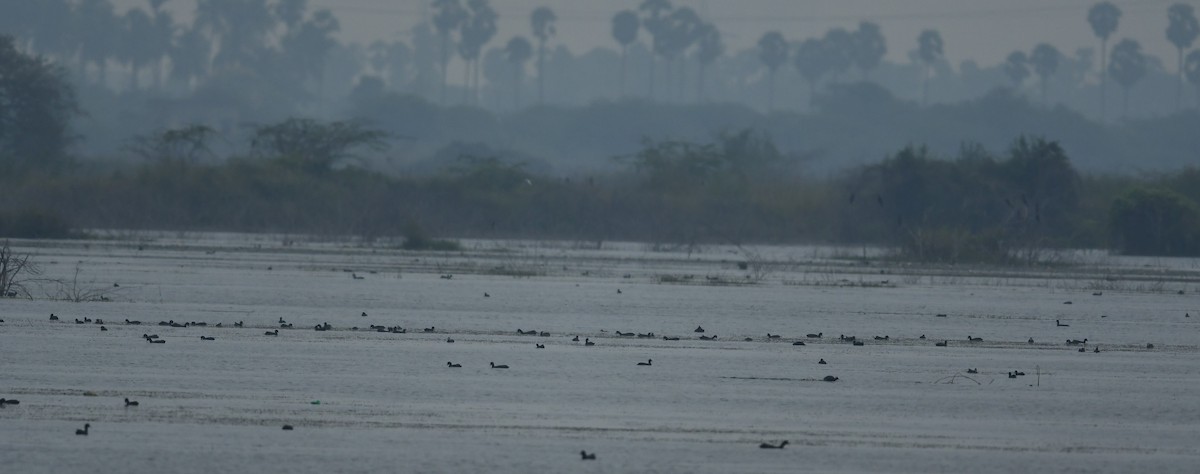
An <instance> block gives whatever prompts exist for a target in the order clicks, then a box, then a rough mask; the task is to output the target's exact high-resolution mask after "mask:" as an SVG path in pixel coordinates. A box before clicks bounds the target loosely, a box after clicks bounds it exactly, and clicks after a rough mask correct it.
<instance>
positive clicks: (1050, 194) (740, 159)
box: [0, 120, 1200, 264]
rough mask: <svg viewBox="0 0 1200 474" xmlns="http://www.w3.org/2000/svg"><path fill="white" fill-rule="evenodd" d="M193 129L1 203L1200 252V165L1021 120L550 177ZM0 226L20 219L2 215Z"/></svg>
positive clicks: (277, 135)
mask: <svg viewBox="0 0 1200 474" xmlns="http://www.w3.org/2000/svg"><path fill="white" fill-rule="evenodd" d="M191 132H192V133H191V135H189V134H187V133H175V134H173V135H170V136H167V135H166V134H163V135H158V136H155V137H146V139H145V140H144V141H143V142H142V145H143V147H142V148H140V150H142V151H144V152H153V153H161V155H159V156H158V158H157V159H155V160H152V161H148V162H146V163H144V164H141V165H137V166H132V167H129V168H124V169H120V170H117V171H107V172H97V173H85V172H77V173H73V174H66V175H30V176H28V177H27V178H26V179H23V180H20V181H18V182H9V183H7V185H6V190H5V191H4V193H5V198H6V199H5V200H4V201H3V204H0V206H3V207H2V208H0V212H7V213H9V214H0V215H12V213H20V212H22V210H23V209H24V208H37V209H39V211H38V212H40V213H44V214H47V215H51V216H55V219H61V220H63V221H66V222H70V223H71V224H72V225H73V226H74V227H75V228H119V229H158V230H190V231H198V230H228V231H248V232H286V233H312V234H324V235H339V236H345V235H352V236H357V237H360V238H362V239H364V240H367V241H371V240H374V239H377V238H382V237H406V238H408V239H410V240H412V239H427V236H428V235H436V236H443V237H455V238H466V237H475V238H548V239H570V240H578V241H583V242H589V243H595V244H599V243H602V242H604V241H608V240H637V241H646V242H654V243H660V244H665V245H681V246H682V245H695V244H704V243H724V244H749V243H833V244H848V245H859V244H872V245H886V246H890V247H892V248H895V249H897V250H899V251H900V254H901V255H904V256H907V257H910V258H915V259H921V260H926V261H943V262H992V263H1010V264H1011V263H1036V262H1039V261H1041V258H1042V256H1043V253H1042V252H1043V251H1044V250H1045V249H1048V248H1058V247H1088V248H1110V249H1113V250H1115V251H1118V252H1125V253H1137V254H1160V255H1200V240H1198V239H1197V236H1200V210H1198V207H1197V205H1196V202H1198V201H1200V170H1197V169H1195V168H1189V169H1186V170H1184V171H1181V172H1177V173H1172V174H1166V175H1161V176H1153V177H1141V178H1134V177H1127V176H1122V177H1116V176H1088V175H1080V174H1079V173H1078V172H1077V171H1076V170H1075V168H1074V167H1073V165H1072V164H1071V162H1070V160H1069V159H1068V157H1067V155H1066V153H1065V152H1064V151H1063V149H1062V147H1060V146H1059V145H1058V144H1057V143H1055V142H1052V141H1047V140H1043V139H1038V138H1018V139H1016V140H1015V141H1014V142H1013V143H1012V144H1011V145H1010V146H1009V147H1008V148H1007V149H1006V150H1004V151H1002V152H993V151H991V150H988V149H985V148H984V147H981V146H964V147H962V149H961V150H960V152H959V153H958V154H957V156H954V157H940V156H935V155H934V154H932V153H931V152H929V151H928V150H927V149H925V148H922V147H912V146H910V147H905V148H903V149H901V150H899V151H896V152H895V153H893V154H892V155H891V156H889V157H888V158H887V159H885V160H883V161H882V162H877V163H873V164H868V165H862V166H859V167H857V168H854V169H852V170H849V171H846V172H844V173H841V174H838V175H835V176H831V177H826V178H815V177H812V176H811V175H806V174H804V173H803V172H802V171H803V161H802V160H800V159H798V158H797V157H793V156H788V155H785V154H783V153H781V152H780V151H779V150H778V148H777V147H776V146H775V144H774V143H773V141H772V140H771V139H770V138H769V136H767V135H766V134H763V133H761V132H753V131H740V132H733V133H726V134H722V135H720V136H717V137H715V138H714V139H713V140H712V141H709V142H704V143H700V142H690V141H647V142H645V143H643V145H642V148H641V150H640V151H639V152H637V153H636V154H633V155H631V156H629V157H627V158H626V159H624V160H621V162H620V166H621V168H620V170H619V171H616V172H614V173H611V174H604V175H595V176H592V177H574V178H557V177H551V176H547V175H544V174H539V173H536V172H532V171H530V170H528V169H526V167H525V166H524V165H522V164H520V163H511V162H505V161H503V160H500V159H497V158H495V157H489V156H474V157H472V156H463V157H460V158H459V159H457V160H455V165H454V166H450V167H447V168H445V169H443V170H442V171H440V172H438V173H435V174H433V175H430V176H408V177H392V176H387V175H384V174H381V173H377V172H371V171H366V170H363V169H362V168H359V167H357V166H353V165H352V163H353V162H354V160H355V154H356V153H357V152H359V151H361V150H364V149H367V148H370V147H371V146H373V145H372V144H373V143H375V140H376V139H377V138H378V137H376V136H374V135H372V134H370V133H369V132H370V130H369V129H363V128H361V126H360V125H355V124H348V123H337V124H322V123H319V122H311V121H302V120H291V121H287V122H284V123H281V124H277V125H273V126H267V127H262V128H260V129H259V131H258V133H257V134H256V135H255V137H256V141H255V144H254V148H253V149H254V150H255V151H254V153H252V154H249V155H246V156H239V157H231V158H229V159H227V160H224V161H222V162H221V163H220V164H197V163H193V162H192V161H190V160H189V159H188V156H190V155H191V153H192V152H194V151H196V150H198V148H194V147H189V146H184V145H183V144H186V143H194V142H190V141H188V140H190V139H191V138H195V137H196V136H197V135H201V136H203V135H204V130H203V129H196V130H191ZM364 132H368V133H365V134H364ZM181 137H182V138H181ZM189 137H190V138H189ZM297 143H304V144H305V145H304V146H303V147H300V148H295V147H293V146H294V145H296V144H297ZM314 149H319V150H323V151H322V152H320V153H311V152H310V151H311V150H314ZM171 150H174V151H171ZM2 222H6V221H5V220H3V219H0V223H2ZM0 236H13V237H19V236H22V235H21V229H20V228H19V227H17V228H14V227H12V226H8V227H5V226H3V225H0Z"/></svg>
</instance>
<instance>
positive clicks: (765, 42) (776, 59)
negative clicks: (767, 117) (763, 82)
mask: <svg viewBox="0 0 1200 474" xmlns="http://www.w3.org/2000/svg"><path fill="white" fill-rule="evenodd" d="M787 58H788V44H787V40H785V39H783V33H780V32H778V31H768V32H766V33H764V34H763V35H762V38H759V39H758V59H759V60H761V61H762V63H763V65H764V66H766V67H767V111H768V112H769V111H770V110H771V108H773V107H774V106H775V71H777V70H779V66H781V65H783V62H784V61H787Z"/></svg>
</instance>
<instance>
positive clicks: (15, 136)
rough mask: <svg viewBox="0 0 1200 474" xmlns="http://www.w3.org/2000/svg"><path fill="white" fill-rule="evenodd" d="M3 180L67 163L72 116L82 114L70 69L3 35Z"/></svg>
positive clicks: (0, 77)
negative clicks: (31, 53)
mask: <svg viewBox="0 0 1200 474" xmlns="http://www.w3.org/2000/svg"><path fill="white" fill-rule="evenodd" d="M0 105H2V106H0V180H3V179H4V178H19V177H22V176H25V175H26V174H28V173H30V172H33V171H46V172H57V171H59V170H61V169H63V168H64V167H65V166H66V165H67V164H68V163H69V158H68V156H67V146H68V145H70V143H71V133H70V123H71V118H72V117H74V116H76V115H79V114H80V109H79V104H78V102H76V99H75V91H74V90H73V89H72V88H71V86H70V85H69V83H68V82H67V79H66V72H65V71H63V70H62V68H61V67H59V66H55V65H54V64H53V63H51V62H50V61H48V60H46V59H44V58H41V57H35V56H28V55H25V54H23V53H21V52H20V51H18V50H17V47H16V40H15V39H14V38H13V37H11V36H4V35H0Z"/></svg>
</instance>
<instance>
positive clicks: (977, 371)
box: [967, 369, 979, 374]
mask: <svg viewBox="0 0 1200 474" xmlns="http://www.w3.org/2000/svg"><path fill="white" fill-rule="evenodd" d="M967 373H968V374H978V373H979V369H967Z"/></svg>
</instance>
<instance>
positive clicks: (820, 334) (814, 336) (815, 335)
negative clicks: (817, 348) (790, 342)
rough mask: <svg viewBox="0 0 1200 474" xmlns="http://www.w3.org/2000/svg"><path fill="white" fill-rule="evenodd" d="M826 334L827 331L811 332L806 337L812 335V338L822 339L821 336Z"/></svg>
mask: <svg viewBox="0 0 1200 474" xmlns="http://www.w3.org/2000/svg"><path fill="white" fill-rule="evenodd" d="M824 335H825V333H823V332H819V333H816V334H812V333H809V334H808V335H807V336H805V337H811V338H814V339H820V338H821V336H824Z"/></svg>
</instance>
